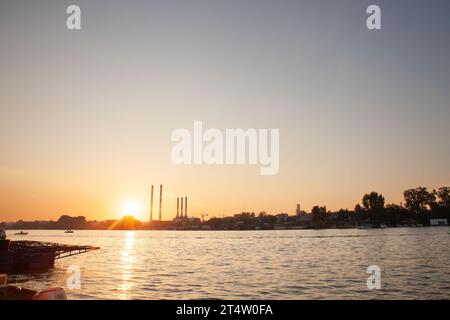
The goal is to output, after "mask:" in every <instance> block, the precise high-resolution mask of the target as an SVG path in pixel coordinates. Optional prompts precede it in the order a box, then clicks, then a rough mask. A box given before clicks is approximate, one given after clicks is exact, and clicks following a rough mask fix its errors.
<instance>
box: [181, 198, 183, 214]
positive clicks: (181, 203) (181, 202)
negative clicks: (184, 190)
mask: <svg viewBox="0 0 450 320" xmlns="http://www.w3.org/2000/svg"><path fill="white" fill-rule="evenodd" d="M181 217H182V218H183V197H181Z"/></svg>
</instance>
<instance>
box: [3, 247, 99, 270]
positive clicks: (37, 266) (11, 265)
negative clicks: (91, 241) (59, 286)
mask: <svg viewBox="0 0 450 320" xmlns="http://www.w3.org/2000/svg"><path fill="white" fill-rule="evenodd" d="M6 241H8V240H6ZM98 249H100V248H99V247H94V246H78V245H69V244H59V243H51V242H40V241H11V242H10V243H9V248H8V249H7V250H3V251H1V252H0V273H7V274H27V273H40V272H46V271H48V270H49V269H51V268H53V266H54V264H55V260H56V259H62V258H66V257H71V256H74V255H78V254H81V253H86V252H89V251H94V250H98Z"/></svg>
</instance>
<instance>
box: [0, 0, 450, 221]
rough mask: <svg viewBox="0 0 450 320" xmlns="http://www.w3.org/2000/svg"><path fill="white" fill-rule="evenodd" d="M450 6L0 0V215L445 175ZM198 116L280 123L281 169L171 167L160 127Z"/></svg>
mask: <svg viewBox="0 0 450 320" xmlns="http://www.w3.org/2000/svg"><path fill="white" fill-rule="evenodd" d="M69 4H78V5H80V7H81V11H82V29H81V30H78V31H69V30H68V29H67V28H66V18H67V14H66V13H65V11H66V7H67V6H68V5H69ZM370 4H378V5H380V7H381V10H382V30H378V31H369V30H367V28H366V25H365V20H366V18H367V15H366V13H365V11H366V8H367V6H368V5H370ZM449 14H450V2H449V1H446V0H443V1H409V0H408V1H401V0H396V1H360V0H359V1H356V0H354V1H353V0H344V1H328V0H326V1H325V0H323V1H317V0H311V1H300V0H270V1H267V0H242V1H238V0H226V1H225V0H176V1H174V0H158V1H111V0H108V1H106V0H104V1H99V0H97V1H92V0H90V1H56V0H55V1H35V0H29V1H21V0H15V1H2V2H0V57H1V59H0V150H1V151H0V152H1V153H0V221H2V220H3V221H5V220H6V221H13V220H17V219H19V218H22V219H26V220H31V219H56V218H58V217H59V215H61V214H70V215H85V216H86V217H88V218H89V219H106V218H118V217H121V216H122V215H123V213H124V210H123V203H124V202H135V203H137V204H138V205H139V210H138V211H139V213H138V214H136V217H137V218H140V219H146V217H147V213H146V212H147V211H148V207H149V204H148V202H149V189H150V185H151V184H155V185H159V184H160V183H162V184H164V186H165V190H164V191H165V196H164V204H163V207H164V208H163V213H164V217H165V218H171V217H172V216H173V215H174V213H175V210H176V197H177V196H188V197H189V212H190V213H193V214H194V213H195V214H200V213H202V212H205V213H209V214H211V215H220V214H225V215H228V214H233V213H237V212H240V211H255V212H259V211H261V210H265V211H267V212H269V213H279V212H288V213H294V210H295V205H296V203H300V204H301V206H302V209H305V210H310V209H311V207H312V206H313V205H316V204H320V205H327V207H328V208H329V209H332V210H334V209H339V208H341V207H344V208H347V207H348V208H353V207H354V205H355V204H356V203H357V202H359V201H360V199H361V197H362V195H363V194H364V193H365V192H370V191H373V190H374V191H378V192H381V193H383V195H384V196H385V197H386V201H387V202H397V203H398V202H400V201H401V200H402V192H403V190H405V189H407V188H411V187H416V186H419V185H423V186H428V187H430V188H437V187H439V186H443V185H449V184H450V167H449V163H450V143H449V137H450V125H449V123H450V90H449V89H450V62H449V57H450V42H449V34H450V19H449V18H448V17H449ZM194 120H202V121H203V123H204V126H205V127H210V128H218V129H221V130H225V129H226V128H267V129H270V128H279V129H280V146H281V152H280V171H279V173H278V175H275V176H261V175H259V167H258V166H248V165H246V166H175V165H174V164H173V163H172V162H171V161H170V152H171V148H172V146H173V143H172V142H171V140H170V135H171V132H172V131H173V130H174V129H177V128H188V129H190V130H192V126H193V122H194ZM155 196H156V197H157V196H158V195H157V194H156V195H155ZM155 209H156V210H157V205H156V206H155Z"/></svg>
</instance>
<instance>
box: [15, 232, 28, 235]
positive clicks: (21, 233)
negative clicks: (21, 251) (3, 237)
mask: <svg viewBox="0 0 450 320" xmlns="http://www.w3.org/2000/svg"><path fill="white" fill-rule="evenodd" d="M27 234H28V232H23V231H20V232H17V233H14V235H16V236H24V235H27Z"/></svg>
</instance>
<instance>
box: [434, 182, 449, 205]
mask: <svg viewBox="0 0 450 320" xmlns="http://www.w3.org/2000/svg"><path fill="white" fill-rule="evenodd" d="M435 193H436V195H437V198H438V205H439V206H440V207H441V208H445V209H449V208H450V187H441V188H439V189H438V191H436V192H435Z"/></svg>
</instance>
